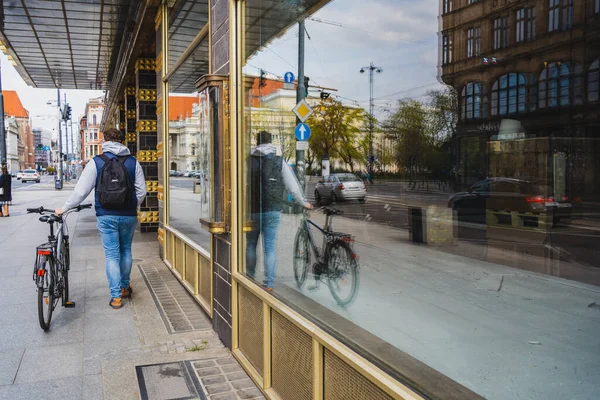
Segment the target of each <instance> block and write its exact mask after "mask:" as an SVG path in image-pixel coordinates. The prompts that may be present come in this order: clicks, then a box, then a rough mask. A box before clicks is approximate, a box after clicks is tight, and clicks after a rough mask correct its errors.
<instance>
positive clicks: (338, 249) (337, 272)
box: [294, 207, 359, 307]
mask: <svg viewBox="0 0 600 400" xmlns="http://www.w3.org/2000/svg"><path fill="white" fill-rule="evenodd" d="M320 210H321V211H323V213H324V214H325V215H326V218H325V225H324V226H323V228H321V227H319V226H318V225H317V224H316V223H315V222H313V221H312V220H310V219H309V218H306V217H305V218H303V219H302V223H301V225H300V227H299V228H298V232H296V239H295V241H294V279H295V280H296V285H297V286H298V288H299V289H302V287H303V286H304V283H305V282H306V278H307V275H308V270H309V267H310V266H311V249H312V253H313V254H314V255H315V260H316V261H315V263H314V264H312V274H313V276H314V278H315V281H316V282H315V286H316V287H318V285H319V282H321V281H322V278H323V277H325V278H327V282H326V284H327V285H328V287H329V291H330V292H331V295H332V296H333V298H334V299H335V301H336V302H337V303H338V304H339V305H340V306H343V307H346V306H348V305H350V304H351V303H352V302H353V301H354V299H355V298H356V294H357V292H358V283H359V273H358V270H359V264H358V260H359V256H358V254H356V252H355V251H354V237H353V236H351V235H348V234H345V233H341V232H334V231H333V228H332V220H333V217H334V216H335V215H341V214H342V211H341V210H337V209H335V208H333V207H321V208H320ZM311 225H312V226H313V227H315V228H316V229H318V230H319V231H320V232H321V233H322V234H323V246H322V247H321V248H319V247H318V246H317V245H316V243H315V240H314V237H313V234H312V231H311V229H310V226H311ZM343 289H347V290H346V291H347V294H343V293H342V291H343Z"/></svg>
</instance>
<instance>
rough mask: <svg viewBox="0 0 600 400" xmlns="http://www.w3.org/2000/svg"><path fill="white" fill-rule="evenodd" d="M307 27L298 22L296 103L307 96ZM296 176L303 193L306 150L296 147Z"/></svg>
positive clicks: (297, 119)
mask: <svg viewBox="0 0 600 400" xmlns="http://www.w3.org/2000/svg"><path fill="white" fill-rule="evenodd" d="M305 30H306V28H305V27H304V19H301V20H300V21H299V22H298V85H297V86H296V104H298V103H300V102H301V101H302V100H304V98H305V97H306V90H307V89H308V88H306V87H305V84H304V33H305ZM301 122H302V121H300V118H297V117H296V125H298V124H300V123H301ZM295 169H296V177H297V178H298V182H299V183H300V187H302V193H304V188H305V173H306V171H305V168H304V150H298V149H297V148H296V164H295Z"/></svg>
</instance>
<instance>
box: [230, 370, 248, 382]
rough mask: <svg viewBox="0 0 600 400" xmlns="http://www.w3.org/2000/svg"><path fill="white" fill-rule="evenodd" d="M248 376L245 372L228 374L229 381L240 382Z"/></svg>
mask: <svg viewBox="0 0 600 400" xmlns="http://www.w3.org/2000/svg"><path fill="white" fill-rule="evenodd" d="M247 377H248V375H247V374H246V372H244V371H239V372H231V373H228V374H227V379H229V380H230V381H239V380H240V379H246V378H247Z"/></svg>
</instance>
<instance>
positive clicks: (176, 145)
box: [168, 47, 213, 251]
mask: <svg viewBox="0 0 600 400" xmlns="http://www.w3.org/2000/svg"><path fill="white" fill-rule="evenodd" d="M203 50H204V51H206V48H202V47H200V48H199V49H198V50H197V51H196V53H198V54H199V53H200V52H201V51H203ZM198 68H201V67H198V65H197V63H195V61H194V59H193V57H192V58H191V59H190V60H189V61H186V62H185V63H184V64H183V65H182V66H181V68H180V69H178V70H177V71H176V72H175V73H174V74H173V76H171V78H170V79H169V82H168V87H169V98H168V101H169V104H168V113H169V141H168V146H169V160H168V163H169V170H170V172H169V175H170V178H169V186H170V190H169V194H170V198H169V209H170V216H169V224H170V225H171V226H172V227H173V228H175V229H177V230H178V231H180V232H181V233H183V234H184V235H186V236H188V237H189V238H190V239H192V240H193V241H194V242H195V243H197V244H199V245H200V246H202V247H203V248H204V249H205V250H206V251H210V234H209V233H208V232H207V231H206V230H205V229H203V228H202V226H201V224H200V219H210V215H211V204H212V203H211V199H212V194H211V185H212V184H211V180H212V177H213V168H212V155H213V149H212V147H211V146H212V142H211V118H212V116H211V111H210V110H211V106H210V102H209V95H208V91H202V92H200V93H198V91H197V89H196V86H195V81H196V80H197V76H199V75H196V74H197V73H200V75H201V74H202V73H206V71H204V72H202V71H199V70H198Z"/></svg>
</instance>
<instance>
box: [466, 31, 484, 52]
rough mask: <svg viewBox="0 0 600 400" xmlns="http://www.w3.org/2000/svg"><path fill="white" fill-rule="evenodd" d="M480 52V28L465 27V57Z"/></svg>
mask: <svg viewBox="0 0 600 400" xmlns="http://www.w3.org/2000/svg"><path fill="white" fill-rule="evenodd" d="M480 53H481V28H479V27H473V28H469V29H467V57H477V56H479V54H480Z"/></svg>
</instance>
